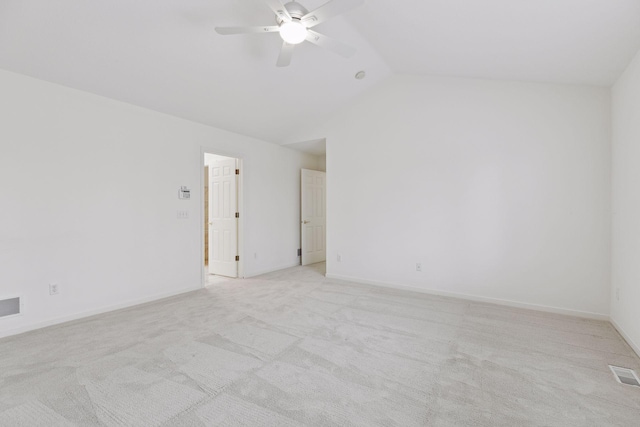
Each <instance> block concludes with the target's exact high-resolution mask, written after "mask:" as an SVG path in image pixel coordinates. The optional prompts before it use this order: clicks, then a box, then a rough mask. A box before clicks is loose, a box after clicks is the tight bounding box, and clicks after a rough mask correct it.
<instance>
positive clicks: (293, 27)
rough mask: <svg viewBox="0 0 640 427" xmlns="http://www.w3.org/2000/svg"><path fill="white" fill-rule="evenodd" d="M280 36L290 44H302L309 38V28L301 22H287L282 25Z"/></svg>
mask: <svg viewBox="0 0 640 427" xmlns="http://www.w3.org/2000/svg"><path fill="white" fill-rule="evenodd" d="M280 37H282V40H284V41H285V42H287V43H289V44H300V43H302V42H303V41H304V40H305V39H306V38H307V28H306V27H305V26H304V25H302V24H301V23H300V22H296V21H291V22H285V23H283V24H282V25H281V26H280Z"/></svg>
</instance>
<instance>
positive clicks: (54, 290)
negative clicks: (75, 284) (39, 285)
mask: <svg viewBox="0 0 640 427" xmlns="http://www.w3.org/2000/svg"><path fill="white" fill-rule="evenodd" d="M59 293H60V287H59V286H58V284H57V283H49V295H58V294H59Z"/></svg>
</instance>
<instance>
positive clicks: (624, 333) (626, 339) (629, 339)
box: [609, 317, 640, 357]
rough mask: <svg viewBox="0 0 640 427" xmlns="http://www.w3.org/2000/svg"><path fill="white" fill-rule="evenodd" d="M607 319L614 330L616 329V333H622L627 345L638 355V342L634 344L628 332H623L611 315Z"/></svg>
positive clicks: (639, 348)
mask: <svg viewBox="0 0 640 427" xmlns="http://www.w3.org/2000/svg"><path fill="white" fill-rule="evenodd" d="M609 321H610V322H611V324H612V325H613V327H614V328H616V330H617V331H618V333H619V334H620V335H622V338H624V340H625V341H626V342H627V344H629V347H631V348H632V349H633V351H635V352H636V354H637V355H638V357H640V346H639V345H638V344H636V343H635V342H634V341H633V340H632V339H631V337H630V336H629V334H627V333H626V332H625V330H624V329H622V327H621V326H620V325H619V324H618V323H617V322H616V321H615V320H614V318H613V317H612V318H611V319H609Z"/></svg>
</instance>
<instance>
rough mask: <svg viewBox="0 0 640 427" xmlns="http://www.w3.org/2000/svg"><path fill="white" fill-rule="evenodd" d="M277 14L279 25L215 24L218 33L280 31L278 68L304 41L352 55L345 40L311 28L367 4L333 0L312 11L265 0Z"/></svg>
mask: <svg viewBox="0 0 640 427" xmlns="http://www.w3.org/2000/svg"><path fill="white" fill-rule="evenodd" d="M264 2H265V3H266V4H267V5H268V6H269V7H270V8H271V10H273V12H274V13H275V14H276V25H271V26H266V27H216V32H217V33H218V34H223V35H230V34H249V33H280V37H282V41H283V42H282V49H281V50H280V55H279V56H278V62H276V65H277V66H278V67H286V66H287V65H289V64H290V63H291V57H292V56H293V50H294V48H295V46H296V45H297V44H300V43H302V42H303V41H305V40H306V41H308V42H311V43H313V44H315V45H318V46H320V47H323V48H325V49H327V50H329V51H331V52H334V53H337V54H338V55H340V56H343V57H345V58H350V57H352V56H353V55H354V54H355V52H356V50H355V49H354V48H352V47H351V46H348V45H346V44H344V43H342V42H339V41H337V40H334V39H332V38H330V37H327V36H325V35H323V34H320V33H318V32H316V31H313V30H312V29H311V28H313V27H315V26H316V25H318V24H320V23H322V22H324V21H326V20H328V19H330V18H333V17H334V16H337V15H340V14H341V13H344V12H346V11H348V10H351V9H353V8H355V7H357V6H360V5H361V4H362V3H364V0H331V1H329V2H328V3H325V4H324V5H322V6H320V7H319V8H317V9H315V10H313V11H311V12H309V11H308V10H307V9H305V8H304V6H302V5H301V4H300V3H298V2H296V1H291V2H289V3H286V4H283V3H282V2H281V1H280V0H264Z"/></svg>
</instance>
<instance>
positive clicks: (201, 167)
mask: <svg viewBox="0 0 640 427" xmlns="http://www.w3.org/2000/svg"><path fill="white" fill-rule="evenodd" d="M205 153H209V154H217V155H218V156H225V157H233V158H236V159H238V169H239V170H240V175H238V200H237V203H238V212H239V214H240V218H239V219H238V255H239V256H240V261H238V278H239V279H241V278H244V190H243V182H244V178H243V177H244V161H243V158H242V156H240V155H239V154H238V153H231V152H228V151H224V150H217V149H214V148H209V147H202V146H201V147H200V157H199V158H198V168H199V172H198V175H199V176H200V184H199V185H198V191H199V193H198V194H200V215H198V217H199V218H200V227H198V229H199V230H200V281H201V286H202V287H203V288H204V287H205V286H206V284H207V278H206V275H205V268H204V197H203V194H204V155H205ZM207 179H208V178H207Z"/></svg>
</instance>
